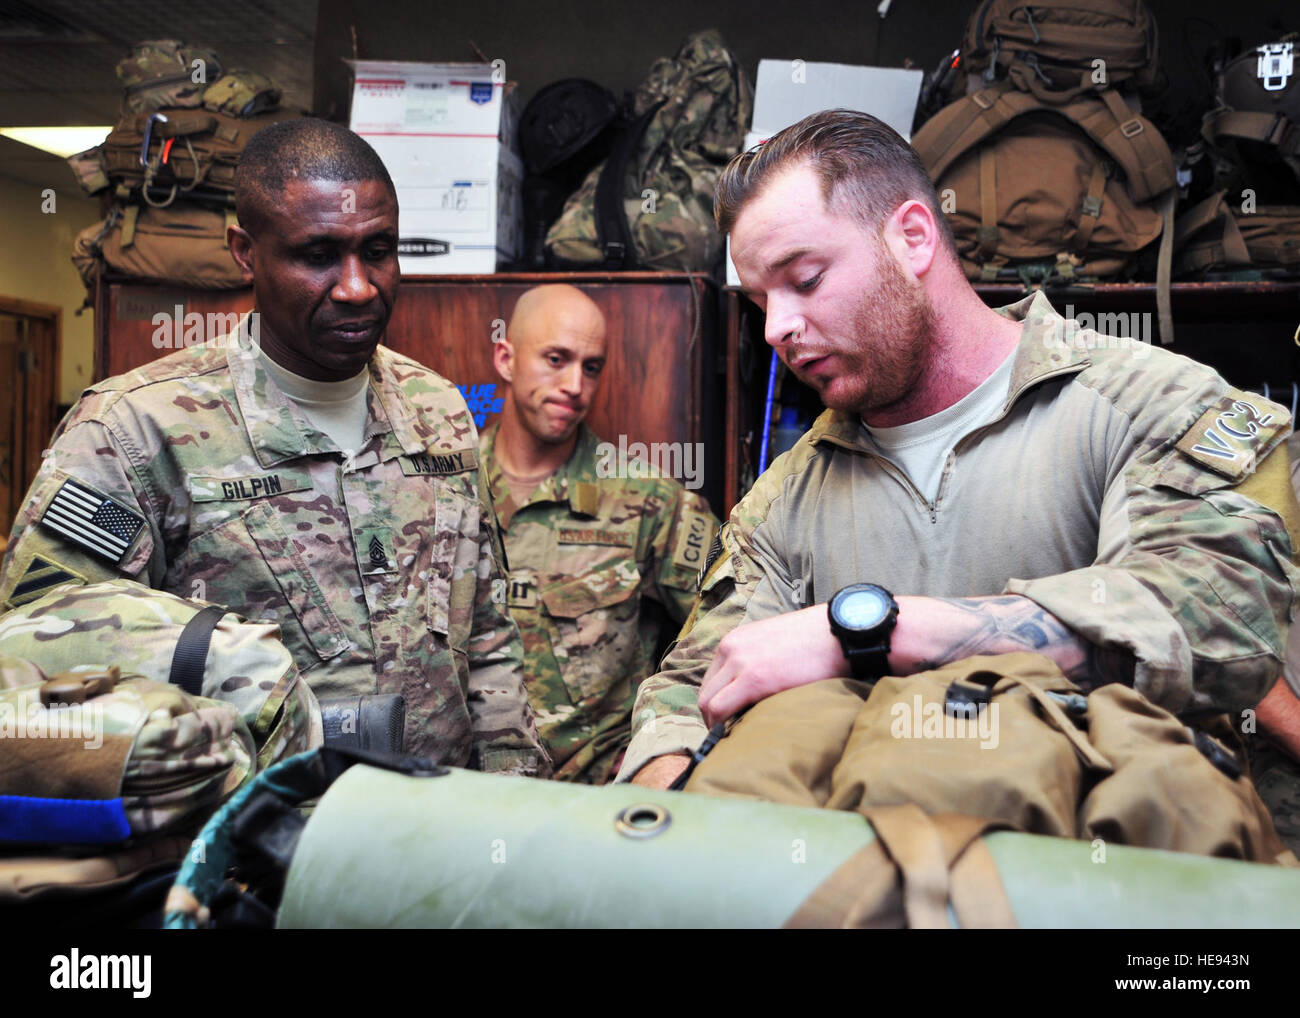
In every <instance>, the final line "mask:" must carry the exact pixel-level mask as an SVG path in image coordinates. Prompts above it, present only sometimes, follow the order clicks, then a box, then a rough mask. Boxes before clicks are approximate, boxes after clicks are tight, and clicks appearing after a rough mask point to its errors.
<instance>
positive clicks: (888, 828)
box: [862, 803, 948, 930]
mask: <svg viewBox="0 0 1300 1018" xmlns="http://www.w3.org/2000/svg"><path fill="white" fill-rule="evenodd" d="M862 814H863V815H864V816H865V817H866V818H867V819H868V820H869V821H871V826H872V827H874V828H875V831H876V837H877V838H879V839H880V840H881V842H882V843H883V844H884V846H885V850H886V851H887V852H888V853H889V857H890V858H891V859H893V860H894V865H896V866H897V867H898V869H899V872H900V873H901V874H902V876H903V912H904V914H905V915H906V916H907V925H908V928H909V929H913V930H946V929H947V928H948V864H947V861H946V860H945V859H944V850H943V842H942V841H940V840H939V832H938V831H937V830H936V829H935V827H934V825H933V824H932V823H930V822H929V818H928V817H927V816H926V815H925V812H924V810H922V809H921V807H920V806H917V805H916V804H915V803H907V804H905V805H902V806H883V807H876V808H874V809H866V810H863V811H862Z"/></svg>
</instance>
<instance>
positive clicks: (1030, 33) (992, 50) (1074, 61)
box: [962, 0, 1159, 102]
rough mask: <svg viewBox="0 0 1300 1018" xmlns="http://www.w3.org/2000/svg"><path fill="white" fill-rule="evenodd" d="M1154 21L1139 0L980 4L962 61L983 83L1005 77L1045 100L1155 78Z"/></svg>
mask: <svg viewBox="0 0 1300 1018" xmlns="http://www.w3.org/2000/svg"><path fill="white" fill-rule="evenodd" d="M1158 56H1159V39H1158V35H1157V32H1156V22H1155V19H1154V18H1153V17H1152V16H1151V11H1150V10H1149V9H1148V7H1147V5H1146V4H1145V3H1143V2H1142V0H1033V3H1032V4H1030V3H1026V2H1025V0H983V2H982V3H980V5H979V6H978V7H977V8H976V9H975V12H974V13H973V14H972V15H971V17H970V20H969V21H968V22H967V24H966V37H965V41H964V42H963V44H962V61H963V63H964V64H965V65H966V71H967V73H968V74H970V73H976V72H982V75H981V76H982V79H983V82H984V84H991V83H992V82H993V81H994V80H996V78H997V77H998V76H999V75H1000V74H1005V76H1006V77H1008V78H1010V79H1011V81H1012V82H1013V83H1014V85H1015V86H1016V87H1017V88H1019V89H1021V90H1022V91H1025V92H1030V93H1032V94H1033V95H1034V96H1036V97H1037V98H1038V99H1039V100H1041V101H1045V102H1048V101H1050V102H1066V101H1069V100H1071V99H1074V98H1076V97H1078V96H1080V95H1082V94H1083V93H1085V92H1089V91H1096V90H1098V89H1101V88H1110V87H1113V86H1115V85H1119V84H1122V83H1126V82H1131V83H1132V84H1135V85H1138V86H1147V85H1150V84H1152V83H1153V82H1154V81H1155V78H1156V75H1157V73H1158Z"/></svg>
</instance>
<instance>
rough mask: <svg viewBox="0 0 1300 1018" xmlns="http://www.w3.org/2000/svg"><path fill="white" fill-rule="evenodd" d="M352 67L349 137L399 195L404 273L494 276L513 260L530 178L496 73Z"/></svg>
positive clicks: (363, 63) (447, 67) (372, 63)
mask: <svg viewBox="0 0 1300 1018" xmlns="http://www.w3.org/2000/svg"><path fill="white" fill-rule="evenodd" d="M349 63H350V64H351V65H352V68H353V73H354V76H355V81H354V84H353V89H352V115H351V127H352V130H354V131H355V132H356V133H357V134H359V135H361V137H363V138H365V139H366V141H368V142H369V143H370V144H371V145H372V146H373V147H374V149H375V151H376V152H378V153H379V157H380V158H381V159H383V161H384V165H385V166H386V167H388V172H389V174H390V175H391V176H392V178H393V184H394V185H395V186H396V188H397V200H398V204H399V205H400V213H399V220H398V222H399V229H400V234H401V236H400V239H399V244H398V261H399V264H400V265H401V269H402V275H404V276H425V275H438V274H443V273H449V274H469V273H489V272H495V271H496V269H497V265H498V263H499V262H507V261H511V260H513V259H515V258H517V257H518V255H519V253H520V249H521V247H522V245H523V205H522V185H523V175H524V170H523V162H522V161H521V160H520V158H519V155H518V152H517V151H516V149H515V145H516V143H515V124H516V122H517V114H516V111H515V109H514V107H515V105H516V104H515V102H514V101H513V96H511V97H507V96H506V95H505V92H506V86H505V85H504V84H503V83H501V82H498V81H494V71H493V67H492V66H491V65H490V64H417V63H404V62H398V61H390V60H358V61H349Z"/></svg>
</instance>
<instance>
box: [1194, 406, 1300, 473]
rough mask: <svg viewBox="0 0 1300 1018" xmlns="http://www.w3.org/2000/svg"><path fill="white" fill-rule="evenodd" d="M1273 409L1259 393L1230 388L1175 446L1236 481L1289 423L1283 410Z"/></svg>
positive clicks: (1265, 451)
mask: <svg viewBox="0 0 1300 1018" xmlns="http://www.w3.org/2000/svg"><path fill="white" fill-rule="evenodd" d="M1274 410H1275V408H1274V407H1273V406H1272V404H1270V403H1269V402H1268V401H1267V400H1265V399H1264V398H1263V397H1262V396H1257V395H1255V394H1254V393H1250V392H1240V391H1238V390H1236V389H1231V390H1229V391H1228V393H1227V394H1226V395H1225V396H1224V397H1223V398H1222V399H1220V400H1219V402H1217V403H1216V404H1214V406H1212V407H1210V408H1209V409H1208V410H1206V411H1205V413H1203V414H1201V416H1200V417H1198V418H1197V420H1196V423H1195V424H1193V425H1192V426H1191V427H1190V428H1188V429H1187V432H1186V434H1184V435H1183V437H1182V438H1180V439H1179V440H1178V444H1177V448H1178V450H1179V451H1180V452H1181V453H1183V454H1184V455H1185V456H1188V457H1190V458H1191V459H1193V460H1195V461H1196V462H1197V463H1199V464H1201V465H1202V466H1204V467H1208V468H1209V469H1210V470H1213V471H1214V472H1215V473H1216V474H1219V475H1220V476H1222V477H1226V478H1228V479H1229V480H1232V481H1239V480H1241V479H1242V478H1243V477H1246V476H1248V475H1250V474H1251V473H1252V472H1253V471H1254V469H1255V463H1256V461H1257V460H1258V458H1259V457H1260V456H1261V455H1264V454H1265V453H1267V452H1268V451H1269V450H1271V449H1272V447H1273V445H1274V443H1275V441H1276V440H1277V438H1278V437H1279V436H1280V435H1281V434H1282V433H1283V432H1284V431H1285V430H1287V428H1288V427H1289V425H1290V421H1289V419H1288V418H1287V415H1286V413H1285V412H1283V413H1281V414H1278V413H1275V412H1274Z"/></svg>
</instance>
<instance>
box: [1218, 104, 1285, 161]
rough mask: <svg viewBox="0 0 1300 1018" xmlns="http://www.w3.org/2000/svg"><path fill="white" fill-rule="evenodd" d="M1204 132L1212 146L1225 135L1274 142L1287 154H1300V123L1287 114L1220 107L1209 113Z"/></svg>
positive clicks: (1270, 143)
mask: <svg viewBox="0 0 1300 1018" xmlns="http://www.w3.org/2000/svg"><path fill="white" fill-rule="evenodd" d="M1201 135H1202V136H1203V137H1204V138H1205V140H1206V141H1208V142H1209V143H1210V144H1211V145H1213V144H1215V143H1216V142H1218V140H1219V138H1221V137H1224V136H1226V137H1229V138H1244V139H1246V140H1247V141H1262V142H1263V143H1264V144H1266V145H1272V146H1273V147H1275V148H1276V149H1277V150H1278V152H1280V153H1281V154H1282V155H1283V156H1284V157H1286V156H1291V157H1295V156H1298V155H1300V125H1297V124H1296V123H1295V122H1293V121H1292V120H1290V119H1289V118H1288V117H1287V116H1286V114H1285V113H1251V112H1248V111H1245V110H1229V109H1218V110H1214V111H1213V112H1211V113H1207V114H1206V116H1205V121H1204V122H1203V123H1202V124H1201Z"/></svg>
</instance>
